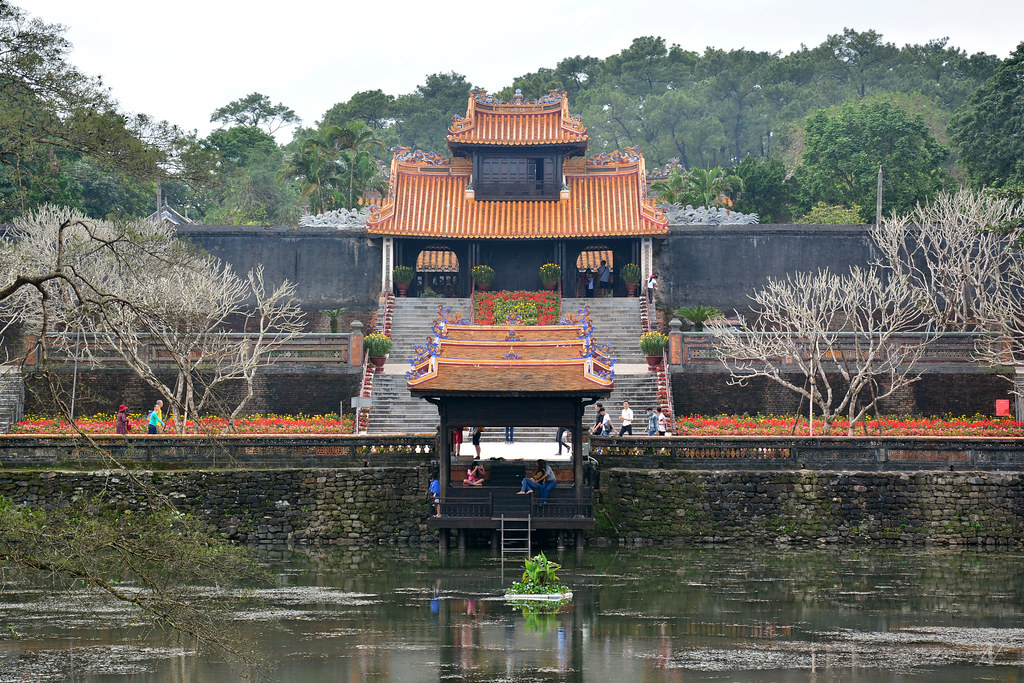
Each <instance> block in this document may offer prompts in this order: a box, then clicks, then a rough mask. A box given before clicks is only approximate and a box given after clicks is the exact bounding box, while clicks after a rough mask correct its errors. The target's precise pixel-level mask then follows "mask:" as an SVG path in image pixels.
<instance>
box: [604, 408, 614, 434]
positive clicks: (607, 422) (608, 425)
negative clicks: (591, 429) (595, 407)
mask: <svg viewBox="0 0 1024 683" xmlns="http://www.w3.org/2000/svg"><path fill="white" fill-rule="evenodd" d="M613 433H615V425H613V424H612V416H611V415H609V414H608V411H607V410H605V409H604V408H601V436H611V435H612V434H613Z"/></svg>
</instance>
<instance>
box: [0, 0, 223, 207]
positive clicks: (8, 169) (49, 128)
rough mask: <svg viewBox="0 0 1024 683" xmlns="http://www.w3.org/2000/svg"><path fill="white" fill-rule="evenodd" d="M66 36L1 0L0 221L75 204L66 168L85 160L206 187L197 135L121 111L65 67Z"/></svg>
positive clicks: (95, 83)
mask: <svg viewBox="0 0 1024 683" xmlns="http://www.w3.org/2000/svg"><path fill="white" fill-rule="evenodd" d="M63 31H64V29H63V28H62V27H60V26H57V25H53V24H46V23H44V22H42V21H40V20H39V19H29V18H28V17H27V16H26V15H25V13H24V12H22V11H21V10H19V9H17V8H16V7H14V6H13V5H11V4H10V3H9V2H7V0H0V169H2V172H0V199H2V201H3V203H2V204H0V221H9V220H11V219H13V218H14V217H15V216H17V215H19V214H21V213H23V212H25V211H26V210H28V209H31V208H33V207H35V206H38V205H40V204H42V203H45V202H48V201H59V202H61V203H65V204H75V203H77V199H78V198H77V197H76V196H74V194H73V193H71V192H69V189H70V185H69V184H68V182H67V175H66V168H67V164H68V163H69V162H74V161H77V160H78V159H79V158H81V157H83V156H85V157H89V158H90V159H92V160H93V161H94V162H96V163H97V164H99V165H100V166H101V167H103V168H105V169H109V170H110V171H111V172H114V173H116V174H123V175H125V176H127V177H128V178H131V179H133V180H136V181H154V180H157V181H160V180H165V179H169V178H178V179H181V180H182V181H184V182H186V183H189V184H191V185H193V186H201V185H202V184H204V183H206V182H208V181H209V176H210V170H211V163H212V159H211V158H210V157H209V156H208V155H207V154H205V153H204V152H203V151H202V149H201V148H200V147H199V145H198V141H197V140H196V139H195V137H194V136H192V135H190V134H188V133H185V132H183V131H181V130H180V129H178V128H177V127H175V126H172V125H170V124H168V123H165V122H158V121H154V120H152V119H150V118H149V117H147V116H144V115H134V116H131V115H127V114H124V113H122V112H120V111H119V110H118V107H117V103H116V102H114V101H113V100H112V99H111V98H110V96H109V94H108V93H107V91H106V90H105V89H104V87H103V84H102V82H101V81H100V80H99V79H97V78H90V77H88V76H86V75H84V74H82V73H81V72H80V71H78V70H77V69H76V68H75V67H74V66H72V65H71V64H70V63H68V61H67V59H66V55H67V53H68V51H69V49H70V44H69V43H68V42H67V40H65V39H64V37H63Z"/></svg>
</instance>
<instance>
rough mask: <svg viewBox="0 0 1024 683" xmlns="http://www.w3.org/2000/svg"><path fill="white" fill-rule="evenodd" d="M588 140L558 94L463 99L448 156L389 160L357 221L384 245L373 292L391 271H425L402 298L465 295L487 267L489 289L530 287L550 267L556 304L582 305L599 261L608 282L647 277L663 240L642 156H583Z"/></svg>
mask: <svg viewBox="0 0 1024 683" xmlns="http://www.w3.org/2000/svg"><path fill="white" fill-rule="evenodd" d="M588 139H589V138H588V136H587V129H586V128H585V127H584V125H583V123H582V121H581V119H580V117H579V116H572V115H570V113H569V103H568V100H567V98H566V95H565V93H564V92H562V91H557V90H553V91H551V92H550V93H549V94H548V95H546V96H545V97H542V98H540V99H538V100H533V101H524V100H523V97H522V95H521V94H520V92H519V91H518V90H517V91H516V96H515V97H514V98H513V100H512V101H511V102H504V101H501V100H499V99H497V98H495V97H494V96H492V95H488V94H487V92H486V91H482V90H481V91H474V92H472V93H471V94H470V97H469V105H468V107H467V110H466V115H465V116H464V117H463V116H455V117H453V121H452V125H451V127H450V128H449V129H448V148H449V150H450V151H451V156H450V157H445V156H440V155H437V154H432V153H429V152H423V151H419V150H416V151H414V150H412V149H411V148H400V149H399V150H398V151H397V152H396V153H395V156H394V159H393V160H392V162H391V184H390V189H389V191H388V196H387V197H386V198H384V199H383V200H382V202H381V204H380V206H375V207H372V208H371V214H370V219H369V220H368V221H367V232H368V233H369V234H370V235H376V236H381V237H382V238H383V240H384V243H383V250H384V258H383V263H382V273H381V277H382V281H381V284H382V286H383V287H384V288H386V289H390V288H391V286H392V283H391V272H392V268H393V267H394V266H395V265H408V266H412V267H414V268H417V269H419V268H420V267H421V265H422V264H429V265H428V266H427V268H428V269H423V270H418V272H417V280H416V282H415V283H414V289H413V290H412V291H411V292H410V294H411V295H416V294H417V293H419V292H422V291H423V289H425V288H426V287H428V286H429V287H431V289H434V288H435V286H436V284H440V285H441V286H443V288H444V289H445V293H446V294H448V295H449V296H469V294H470V291H471V289H472V282H471V279H470V275H469V274H470V271H471V270H472V268H473V266H475V265H478V264H486V265H490V266H492V267H493V268H495V270H496V271H497V275H496V277H495V281H494V288H495V289H509V290H515V289H526V290H534V289H538V288H539V269H540V266H541V265H543V264H545V263H555V264H558V265H560V266H561V267H562V283H561V289H562V292H563V293H564V295H565V296H582V294H583V292H582V291H581V286H582V277H581V275H582V273H583V271H584V270H585V269H586V268H588V267H591V268H593V267H595V264H599V263H600V261H601V260H606V261H607V262H608V265H609V266H610V267H611V269H612V271H613V273H615V274H617V273H618V269H619V268H620V267H621V266H622V265H625V264H626V263H630V262H632V263H636V264H638V265H639V266H640V268H641V271H642V273H643V275H646V274H648V273H650V272H652V270H653V269H654V266H653V240H654V239H657V238H664V237H666V236H667V234H668V221H667V220H666V218H665V215H664V213H663V212H662V211H660V210H659V209H658V208H657V207H656V206H655V204H654V203H653V202H652V201H650V200H649V199H648V197H647V187H646V183H645V180H644V178H645V169H644V158H643V155H641V154H640V152H639V151H637V150H636V149H635V148H627V149H626V150H624V151H618V150H616V151H614V152H610V153H605V154H597V155H595V156H592V157H589V158H588V157H586V156H585V155H586V151H587V142H588ZM438 264H443V266H439V265H438ZM441 268H443V269H441ZM613 284H614V288H615V292H616V293H617V294H618V293H623V292H624V288H623V284H622V283H621V282H620V281H619V278H615V280H614V282H613ZM417 289H418V290H419V291H417ZM435 291H436V289H435Z"/></svg>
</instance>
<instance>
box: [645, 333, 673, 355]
mask: <svg viewBox="0 0 1024 683" xmlns="http://www.w3.org/2000/svg"><path fill="white" fill-rule="evenodd" d="M666 346H668V337H666V336H665V335H663V334H662V333H661V332H658V331H657V330H651V331H650V332H644V333H643V334H642V335H640V351H642V352H643V354H644V355H645V356H660V355H661V353H662V351H664V350H665V347H666Z"/></svg>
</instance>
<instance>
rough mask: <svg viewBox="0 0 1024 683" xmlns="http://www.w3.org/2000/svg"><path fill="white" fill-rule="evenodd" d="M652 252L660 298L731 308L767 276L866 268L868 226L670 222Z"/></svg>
mask: <svg viewBox="0 0 1024 683" xmlns="http://www.w3.org/2000/svg"><path fill="white" fill-rule="evenodd" d="M655 253H656V262H657V265H656V268H657V269H658V272H659V274H660V275H661V277H660V278H659V281H658V287H659V292H660V297H659V298H660V299H661V300H662V301H663V302H668V303H669V304H671V305H673V306H688V305H694V304H704V305H706V306H714V307H716V308H720V309H722V310H724V311H731V310H733V309H736V310H744V309H747V308H749V306H750V300H749V299H748V298H747V295H749V294H750V293H751V292H753V291H754V289H756V288H760V287H762V286H763V285H764V283H765V280H766V279H767V278H768V277H769V276H771V277H775V278H782V277H785V276H786V274H788V273H793V272H797V271H815V270H818V269H819V268H829V269H830V270H832V271H833V272H845V271H846V270H847V269H848V268H849V267H850V266H851V265H860V266H866V265H867V264H868V262H869V261H870V255H871V242H870V240H869V239H868V233H867V227H866V226H849V225H732V226H730V225H717V226H679V225H674V226H672V227H671V232H670V235H669V238H668V239H667V240H666V241H665V242H662V243H661V244H660V246H656V248H655Z"/></svg>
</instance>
